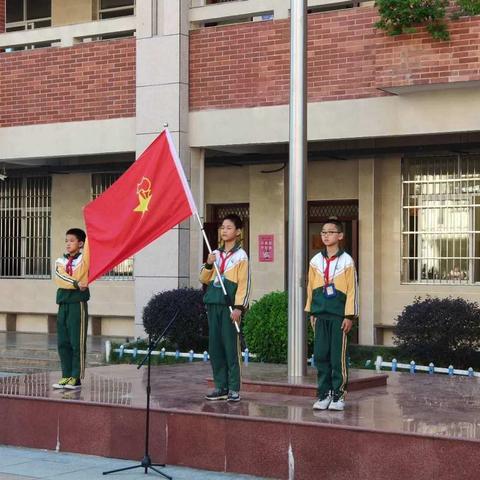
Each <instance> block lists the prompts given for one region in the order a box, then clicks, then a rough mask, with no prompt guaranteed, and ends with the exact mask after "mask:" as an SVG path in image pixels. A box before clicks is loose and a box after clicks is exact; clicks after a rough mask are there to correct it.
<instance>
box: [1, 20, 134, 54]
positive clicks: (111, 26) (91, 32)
mask: <svg viewBox="0 0 480 480" xmlns="http://www.w3.org/2000/svg"><path fill="white" fill-rule="evenodd" d="M136 22H137V20H136V18H135V17H133V16H128V17H119V18H112V19H108V20H98V21H95V22H86V23H77V24H75V25H63V26H60V27H46V28H39V29H33V30H21V31H17V32H6V33H2V34H0V49H4V50H8V49H9V48H16V49H18V47H22V46H25V47H28V46H35V45H41V44H47V43H50V44H52V46H56V47H70V46H72V45H74V44H78V43H83V42H87V41H91V40H97V39H99V38H101V37H102V36H104V35H112V34H125V35H127V34H133V33H134V32H135V30H136V26H137V23H136Z"/></svg>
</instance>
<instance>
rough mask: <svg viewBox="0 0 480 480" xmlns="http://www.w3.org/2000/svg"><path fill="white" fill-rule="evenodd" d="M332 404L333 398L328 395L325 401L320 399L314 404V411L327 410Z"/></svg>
mask: <svg viewBox="0 0 480 480" xmlns="http://www.w3.org/2000/svg"><path fill="white" fill-rule="evenodd" d="M331 402H332V396H331V395H330V394H328V395H327V396H326V397H325V398H324V399H322V400H320V399H318V400H317V401H316V402H315V403H314V404H313V409H314V410H326V409H327V408H328V407H329V405H330V404H331Z"/></svg>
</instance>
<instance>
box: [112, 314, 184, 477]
mask: <svg viewBox="0 0 480 480" xmlns="http://www.w3.org/2000/svg"><path fill="white" fill-rule="evenodd" d="M177 317H178V310H177V311H176V312H175V315H174V316H173V317H172V319H171V320H170V322H169V323H168V325H167V326H166V327H165V329H164V330H163V332H162V333H161V334H160V335H158V336H157V338H156V339H154V338H152V336H151V335H149V336H148V351H147V354H146V355H145V356H144V357H143V359H142V361H141V362H140V363H139V365H138V367H137V370H138V369H140V368H141V367H142V366H143V365H144V364H145V362H147V410H146V418H145V453H144V456H143V459H142V461H141V462H140V463H139V464H137V465H132V466H130V467H124V468H117V469H116V470H110V471H108V472H103V475H109V474H110V473H118V472H125V471H126V470H133V469H135V468H144V469H145V474H147V473H148V470H149V469H150V470H153V471H154V472H156V473H158V474H159V475H162V477H164V478H167V479H168V480H172V477H170V476H168V475H166V474H165V473H163V472H161V471H160V470H158V469H157V468H156V467H165V464H159V463H152V459H151V457H150V454H149V440H150V392H151V384H150V373H151V359H152V352H153V350H154V349H155V348H156V346H157V345H158V344H159V342H160V341H161V340H162V339H163V338H164V337H165V334H166V333H167V332H168V330H169V328H170V327H171V326H172V324H173V322H174V321H175V320H176V319H177Z"/></svg>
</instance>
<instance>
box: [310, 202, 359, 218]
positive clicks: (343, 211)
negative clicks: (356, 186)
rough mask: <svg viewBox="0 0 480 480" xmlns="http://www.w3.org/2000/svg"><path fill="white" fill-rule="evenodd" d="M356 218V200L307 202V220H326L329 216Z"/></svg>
mask: <svg viewBox="0 0 480 480" xmlns="http://www.w3.org/2000/svg"><path fill="white" fill-rule="evenodd" d="M332 217H337V218H352V219H357V218H358V202H355V201H346V202H345V201H338V202H308V218H309V220H313V219H319V220H320V221H326V220H328V219H329V218H332Z"/></svg>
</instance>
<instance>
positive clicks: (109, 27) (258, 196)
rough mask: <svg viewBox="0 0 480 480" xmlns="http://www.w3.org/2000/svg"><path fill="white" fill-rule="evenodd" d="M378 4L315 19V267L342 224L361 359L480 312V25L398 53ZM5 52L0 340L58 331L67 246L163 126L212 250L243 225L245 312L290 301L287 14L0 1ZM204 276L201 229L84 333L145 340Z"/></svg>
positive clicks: (115, 290)
mask: <svg viewBox="0 0 480 480" xmlns="http://www.w3.org/2000/svg"><path fill="white" fill-rule="evenodd" d="M373 3H374V2H372V1H363V2H362V1H355V2H352V1H341V2H339V1H335V2H332V1H330V0H312V1H309V2H308V5H309V15H308V57H307V58H308V102H309V103H308V148H309V153H308V171H307V196H308V205H307V206H306V208H307V213H308V234H307V242H308V249H307V251H308V253H309V256H311V255H313V254H314V253H316V252H318V251H319V250H320V249H321V247H322V243H321V237H320V235H319V232H320V228H321V224H322V222H324V221H325V220H326V219H328V218H329V217H332V216H335V217H337V218H338V219H339V220H341V221H342V222H343V223H344V225H345V231H346V239H345V248H346V249H347V250H348V251H349V252H350V253H351V254H352V255H353V257H354V258H355V259H356V261H357V263H358V270H359V281H360V305H361V316H360V322H359V341H360V342H362V343H369V344H373V343H385V344H389V343H391V341H392V328H393V325H394V322H395V318H396V316H397V315H398V314H399V313H400V312H401V311H402V309H403V308H404V306H405V305H407V304H409V303H411V302H412V301H413V299H414V298H415V296H425V295H428V294H430V295H438V296H441V297H443V296H449V295H451V296H462V297H465V298H468V299H471V300H479V299H480V295H479V293H478V290H477V287H478V282H480V251H477V247H478V248H479V250H480V236H479V234H480V210H479V208H480V201H477V200H478V199H479V198H480V150H479V146H480V142H479V140H480V132H479V131H480V115H479V113H478V105H479V104H480V103H479V102H480V93H479V90H478V84H479V82H480V59H479V52H480V41H479V40H480V38H479V37H480V17H465V18H460V19H459V20H456V21H452V22H451V23H450V24H449V27H450V31H451V40H450V41H448V42H439V41H435V40H432V39H431V38H430V37H429V35H428V33H426V32H425V31H424V30H423V29H419V32H418V33H415V34H410V35H402V36H399V37H389V36H387V35H385V34H384V33H383V32H382V31H379V30H377V29H375V27H374V26H373V24H374V23H375V21H376V20H377V11H376V9H375V7H374V5H373ZM0 52H1V53H0V80H1V87H0V88H1V92H0V98H1V108H0V173H2V174H5V175H6V179H5V180H3V181H0V292H1V294H0V330H9V331H13V330H16V331H35V332H47V331H50V332H53V331H54V329H55V312H56V306H55V304H54V290H55V287H54V285H53V282H52V279H51V269H52V262H53V261H54V260H55V258H56V257H57V256H59V255H60V254H61V253H62V250H63V241H64V232H65V230H66V229H68V228H70V227H72V226H82V225H83V221H82V207H83V206H84V205H85V204H86V203H87V202H88V201H90V200H92V199H93V198H95V197H96V196H97V195H99V194H100V193H101V192H102V191H104V190H105V189H106V188H108V186H109V185H111V183H112V182H114V181H115V179H116V178H118V176H119V175H120V174H121V173H122V172H123V171H124V170H125V169H126V168H128V166H129V165H130V164H131V163H132V162H133V161H134V160H135V158H136V156H138V155H139V154H140V153H141V152H142V151H143V149H144V148H145V147H146V146H147V145H148V144H149V143H150V142H151V141H152V140H153V138H155V136H156V135H157V134H158V133H159V132H160V131H161V130H162V128H163V126H164V124H166V123H167V124H168V126H169V128H170V130H171V132H172V135H173V137H174V140H175V142H176V144H177V148H178V151H179V153H180V157H181V159H182V162H183V164H184V167H185V170H186V172H187V176H188V178H189V179H190V182H191V186H192V191H193V193H194V196H195V198H196V201H197V205H198V207H199V210H200V213H201V216H202V217H203V218H204V221H205V228H206V230H207V231H208V232H209V235H210V236H211V238H212V239H215V237H216V228H217V223H218V220H219V219H220V218H221V217H222V216H223V215H225V214H226V213H230V212H237V213H239V214H240V215H241V216H242V217H243V218H244V220H245V223H246V228H245V231H244V244H245V247H246V249H247V250H248V251H249V254H250V258H251V263H252V278H253V297H254V298H259V297H261V296H262V295H263V294H265V293H268V292H270V291H272V290H284V289H285V288H286V278H287V275H286V268H287V264H288V262H287V259H286V256H287V252H288V246H287V236H288V235H287V231H288V213H287V212H288V208H287V203H288V100H289V98H288V95H289V1H288V0H231V1H223V2H221V1H216V2H214V1H205V0H180V1H178V0H137V1H136V2H135V1H134V0H36V1H35V2H31V1H30V0H6V1H4V0H0ZM203 256H204V248H203V244H202V239H201V236H200V233H199V230H198V227H197V226H196V225H195V223H194V222H193V221H192V222H184V224H182V225H180V226H179V227H178V228H176V229H174V230H172V231H171V232H169V233H168V234H166V235H165V236H164V237H162V238H161V239H159V240H158V241H157V242H154V244H152V245H150V246H149V247H147V248H146V249H145V250H144V251H142V252H141V253H140V254H139V255H137V256H136V257H135V258H134V259H129V260H127V261H125V262H124V263H123V264H122V265H119V266H118V267H117V268H116V269H115V270H114V271H112V272H110V273H109V274H107V275H106V276H105V277H104V278H102V279H101V280H99V281H97V282H95V284H94V285H93V286H92V300H91V303H90V312H91V316H92V319H91V320H92V321H91V322H90V323H91V333H92V334H100V333H101V334H105V335H119V336H130V337H131V336H133V335H139V334H140V333H141V332H142V327H141V315H142V309H143V306H144V305H145V303H146V302H147V301H148V299H149V298H150V297H151V296H152V294H153V293H155V292H158V291H161V290H164V289H170V288H176V287H178V286H185V285H192V286H195V287H197V286H198V282H197V275H198V270H199V266H200V264H201V263H202V261H203Z"/></svg>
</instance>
